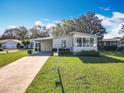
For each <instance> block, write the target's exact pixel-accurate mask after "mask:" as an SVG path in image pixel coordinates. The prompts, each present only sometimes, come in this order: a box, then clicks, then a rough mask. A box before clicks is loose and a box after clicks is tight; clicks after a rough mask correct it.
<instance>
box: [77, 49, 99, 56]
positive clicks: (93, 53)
mask: <svg viewBox="0 0 124 93" xmlns="http://www.w3.org/2000/svg"><path fill="white" fill-rule="evenodd" d="M77 55H79V56H100V53H99V52H98V51H95V50H89V51H85V50H82V51H81V52H79V53H77Z"/></svg>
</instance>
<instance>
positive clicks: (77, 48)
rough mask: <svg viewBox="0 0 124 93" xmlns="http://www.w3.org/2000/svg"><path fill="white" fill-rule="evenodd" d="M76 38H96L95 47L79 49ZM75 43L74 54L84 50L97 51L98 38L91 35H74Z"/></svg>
mask: <svg viewBox="0 0 124 93" xmlns="http://www.w3.org/2000/svg"><path fill="white" fill-rule="evenodd" d="M76 38H89V39H90V38H94V43H95V44H94V46H93V47H91V46H85V47H84V46H81V47H77V46H76ZM73 41H74V48H73V52H80V51H82V50H96V51H97V37H95V36H90V35H80V34H74V38H73Z"/></svg>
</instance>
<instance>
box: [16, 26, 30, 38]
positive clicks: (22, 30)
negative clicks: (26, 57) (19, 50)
mask: <svg viewBox="0 0 124 93" xmlns="http://www.w3.org/2000/svg"><path fill="white" fill-rule="evenodd" d="M16 34H17V38H18V39H20V40H23V39H28V38H29V31H28V29H27V28H26V27H25V26H20V27H18V28H17V32H16Z"/></svg>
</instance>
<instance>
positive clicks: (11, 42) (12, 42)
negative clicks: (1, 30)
mask: <svg viewBox="0 0 124 93" xmlns="http://www.w3.org/2000/svg"><path fill="white" fill-rule="evenodd" d="M18 43H21V41H19V40H16V39H5V40H0V47H1V48H4V49H16V48H17V44H18Z"/></svg>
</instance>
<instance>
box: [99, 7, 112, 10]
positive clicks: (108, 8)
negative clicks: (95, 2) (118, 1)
mask: <svg viewBox="0 0 124 93" xmlns="http://www.w3.org/2000/svg"><path fill="white" fill-rule="evenodd" d="M99 9H101V10H104V11H109V10H110V7H99Z"/></svg>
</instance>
